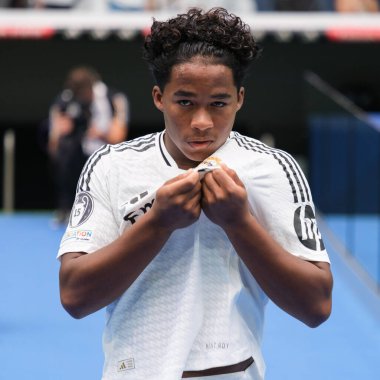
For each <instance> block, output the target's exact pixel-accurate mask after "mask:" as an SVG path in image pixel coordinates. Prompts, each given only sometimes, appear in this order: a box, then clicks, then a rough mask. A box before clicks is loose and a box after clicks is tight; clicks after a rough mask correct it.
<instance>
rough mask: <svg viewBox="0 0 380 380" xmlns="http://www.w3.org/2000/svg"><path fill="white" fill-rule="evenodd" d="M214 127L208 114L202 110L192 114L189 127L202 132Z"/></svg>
mask: <svg viewBox="0 0 380 380" xmlns="http://www.w3.org/2000/svg"><path fill="white" fill-rule="evenodd" d="M213 126H214V123H213V121H212V118H211V115H210V113H209V112H208V111H207V110H206V109H204V108H199V109H198V110H196V112H194V114H193V118H192V120H191V127H192V128H195V129H199V130H200V131H204V130H206V129H210V128H212V127H213Z"/></svg>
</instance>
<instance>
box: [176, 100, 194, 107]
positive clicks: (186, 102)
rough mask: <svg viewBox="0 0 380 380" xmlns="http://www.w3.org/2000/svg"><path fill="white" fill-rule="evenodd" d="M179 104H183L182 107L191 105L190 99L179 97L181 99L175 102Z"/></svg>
mask: <svg viewBox="0 0 380 380" xmlns="http://www.w3.org/2000/svg"><path fill="white" fill-rule="evenodd" d="M177 103H178V104H179V105H180V106H183V107H188V106H191V105H192V103H191V101H190V100H186V99H181V100H178V102H177Z"/></svg>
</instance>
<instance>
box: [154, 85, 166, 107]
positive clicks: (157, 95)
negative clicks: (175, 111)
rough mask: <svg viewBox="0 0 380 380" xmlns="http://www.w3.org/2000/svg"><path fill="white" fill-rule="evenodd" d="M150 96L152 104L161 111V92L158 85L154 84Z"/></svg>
mask: <svg viewBox="0 0 380 380" xmlns="http://www.w3.org/2000/svg"><path fill="white" fill-rule="evenodd" d="M152 97H153V103H154V105H155V106H156V107H157V108H158V109H159V110H160V111H161V112H162V111H163V109H164V106H163V104H162V92H161V89H160V87H158V86H154V87H153V90H152Z"/></svg>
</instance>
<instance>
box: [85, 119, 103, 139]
mask: <svg viewBox="0 0 380 380" xmlns="http://www.w3.org/2000/svg"><path fill="white" fill-rule="evenodd" d="M86 137H88V138H89V139H92V140H94V139H100V140H103V141H105V142H106V141H107V139H106V136H105V134H104V133H103V132H102V131H100V130H99V129H98V128H97V127H96V125H95V124H94V123H92V124H91V125H90V126H89V128H88V129H87V131H86Z"/></svg>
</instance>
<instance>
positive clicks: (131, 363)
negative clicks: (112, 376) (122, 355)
mask: <svg viewBox="0 0 380 380" xmlns="http://www.w3.org/2000/svg"><path fill="white" fill-rule="evenodd" d="M134 368H135V359H133V358H129V359H124V360H120V361H119V362H118V363H117V371H118V372H123V371H127V370H129V369H134Z"/></svg>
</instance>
